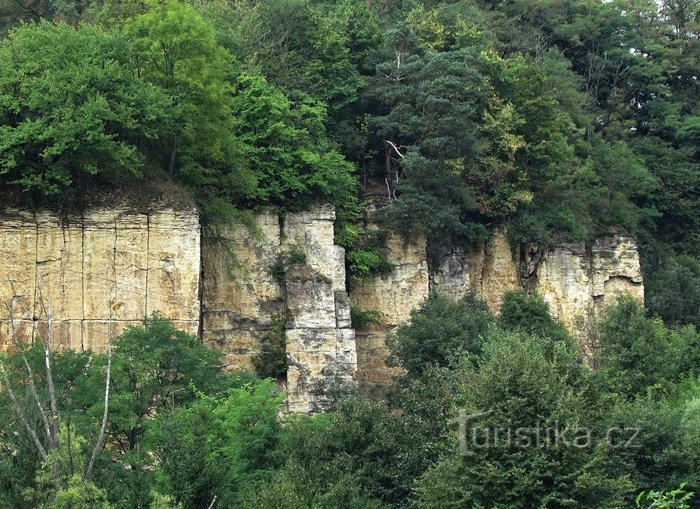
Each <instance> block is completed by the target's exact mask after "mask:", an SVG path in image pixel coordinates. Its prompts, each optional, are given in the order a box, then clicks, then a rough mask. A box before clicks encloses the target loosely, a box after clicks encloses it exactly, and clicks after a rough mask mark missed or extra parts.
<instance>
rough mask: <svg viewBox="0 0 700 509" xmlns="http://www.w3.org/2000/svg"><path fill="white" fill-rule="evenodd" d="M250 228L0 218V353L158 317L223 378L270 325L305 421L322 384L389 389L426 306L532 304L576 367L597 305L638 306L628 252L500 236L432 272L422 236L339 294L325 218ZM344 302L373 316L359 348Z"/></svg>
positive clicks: (294, 408) (77, 340)
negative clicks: (428, 301) (399, 339)
mask: <svg viewBox="0 0 700 509" xmlns="http://www.w3.org/2000/svg"><path fill="white" fill-rule="evenodd" d="M252 217H253V219H254V224H253V225H248V226H243V225H237V226H234V227H231V228H229V229H227V230H224V231H220V232H218V233H217V236H216V237H214V236H212V235H210V236H207V235H205V236H204V238H202V236H201V234H200V224H199V217H198V215H197V212H196V211H195V210H194V209H192V208H186V207H182V206H180V207H174V206H165V205H153V206H151V207H150V208H149V209H148V210H147V211H144V210H142V211H139V210H135V209H133V208H129V207H126V206H121V207H120V206H113V207H110V208H96V209H92V210H90V211H88V212H85V213H83V214H82V215H80V216H76V217H71V218H64V219H61V218H59V217H58V216H57V215H55V214H51V213H48V212H35V213H30V212H27V211H22V210H5V211H3V212H2V213H0V257H1V258H0V259H2V260H3V261H2V262H0V348H3V347H8V346H9V345H10V344H11V343H12V341H14V340H19V341H32V340H35V339H38V338H40V337H41V338H46V337H48V335H49V333H50V335H51V342H52V347H53V348H56V349H64V348H74V349H78V350H80V349H86V348H90V349H94V350H98V351H102V350H104V349H105V347H106V344H107V341H108V338H109V337H110V335H112V337H114V336H116V335H118V334H119V332H120V331H121V330H123V329H124V328H125V327H126V326H129V325H138V324H140V323H141V321H142V319H143V318H144V316H148V315H150V314H152V313H153V312H156V311H157V312H160V313H161V314H162V315H163V316H165V317H168V318H171V319H172V320H173V322H174V324H175V325H176V326H177V327H179V328H181V329H184V330H186V331H187V332H189V333H192V334H200V337H201V339H202V340H203V342H204V343H205V344H207V345H209V346H211V347H212V348H218V349H220V350H221V351H222V354H223V359H224V363H225V365H226V367H227V368H229V369H239V368H246V369H250V368H252V366H253V360H254V359H255V358H256V357H257V356H259V355H261V354H262V353H263V350H264V348H263V346H262V345H263V340H264V338H265V337H266V336H267V335H269V334H270V332H271V331H272V330H276V329H275V327H277V328H279V327H280V326H281V325H280V324H283V325H284V332H285V336H286V346H285V348H286V351H285V353H286V361H287V367H288V369H287V376H286V380H281V381H280V382H282V383H285V384H286V390H287V396H288V397H287V402H286V405H287V410H288V411H291V412H314V411H318V410H323V409H324V408H325V407H326V404H327V403H328V402H329V400H330V396H329V390H328V389H329V387H330V386H331V385H333V384H336V383H341V384H347V383H351V384H352V383H355V382H356V381H357V382H359V384H360V385H361V386H363V387H364V388H365V389H369V390H372V389H373V388H376V387H378V386H381V385H384V384H386V383H388V382H389V381H390V380H391V378H392V376H393V375H394V374H395V373H396V371H395V368H393V369H392V368H389V367H387V366H386V363H385V358H386V356H387V353H388V351H387V347H386V343H385V339H386V335H387V333H390V332H391V331H393V330H394V329H395V328H396V327H397V326H398V325H399V324H401V323H404V322H407V321H408V320H409V319H410V313H411V310H413V309H415V308H417V307H418V306H420V304H421V303H422V302H423V300H424V299H425V298H426V297H427V296H428V295H429V293H430V292H439V293H442V294H444V295H448V296H451V297H454V298H458V297H460V296H463V295H465V294H466V293H467V292H471V293H473V294H475V295H476V296H478V297H481V298H483V299H484V300H485V301H486V302H487V303H488V305H489V307H490V308H491V309H492V310H493V311H494V312H498V309H499V307H500V304H501V300H502V298H503V294H504V293H505V292H506V291H508V290H513V289H518V288H524V289H525V290H526V291H528V292H538V293H539V294H541V295H542V296H543V297H544V299H545V300H546V301H547V302H548V303H549V305H550V308H551V310H552V312H553V313H554V314H555V315H556V316H557V317H559V318H560V319H561V320H562V321H563V323H564V324H565V325H566V326H567V327H568V328H569V329H570V330H571V331H572V332H573V333H574V335H575V337H576V338H577V339H578V340H579V342H580V345H581V350H582V353H583V354H584V355H590V354H591V353H592V352H593V350H594V348H595V337H594V335H593V334H591V330H592V328H591V324H592V320H595V318H596V317H597V316H598V315H599V313H600V311H601V309H602V307H603V306H605V305H606V304H607V303H609V302H610V301H612V300H614V297H615V295H616V294H619V293H620V292H627V293H630V294H632V295H633V296H634V297H636V298H638V299H640V300H641V299H643V295H644V287H643V282H642V276H641V271H640V267H639V256H638V252H637V245H636V243H635V240H634V239H633V238H630V237H626V236H614V237H602V238H599V239H597V240H596V241H595V242H594V244H593V245H592V246H588V247H587V246H585V245H584V244H583V243H572V244H561V245H559V246H556V247H555V248H554V249H551V250H549V251H546V252H544V251H541V250H538V249H537V248H536V247H535V246H511V245H510V243H509V241H508V238H507V236H506V235H505V233H504V232H503V231H501V230H494V231H493V232H492V235H491V237H490V239H489V240H487V241H485V242H479V243H474V244H471V245H467V246H463V248H461V249H458V250H455V251H453V252H452V253H451V254H450V255H449V256H447V257H445V259H444V260H443V261H442V263H441V264H440V265H439V266H438V267H433V268H432V270H431V269H429V267H428V261H427V256H426V242H425V239H424V238H421V237H418V236H416V237H414V238H412V239H410V241H408V242H407V241H404V240H403V239H401V238H400V237H398V236H392V235H389V238H388V241H387V246H386V247H387V249H386V252H387V257H388V261H389V262H391V263H392V264H393V266H394V269H393V271H392V272H391V273H389V274H386V275H384V276H382V277H377V278H375V279H374V280H371V281H368V282H366V283H364V284H362V285H359V286H358V285H356V286H355V287H354V288H353V289H352V291H351V293H350V294H348V292H347V290H346V281H345V256H344V255H345V253H344V251H343V248H341V247H339V246H336V245H335V244H334V235H333V223H334V220H335V212H334V211H333V209H332V208H330V207H318V208H315V209H313V210H309V211H306V212H301V213H295V214H288V215H286V216H284V217H279V216H277V215H275V214H271V213H257V214H255V215H253V216H252ZM351 304H352V306H354V307H356V308H358V309H359V310H362V311H366V312H375V316H377V317H378V318H377V319H376V320H375V321H374V322H373V323H370V324H367V325H364V326H363V327H362V328H361V329H359V330H358V331H357V334H356V333H355V330H354V329H353V328H352V326H351V323H350V322H351V319H350V316H351V313H350V309H351ZM49 323H50V324H51V325H50V326H49Z"/></svg>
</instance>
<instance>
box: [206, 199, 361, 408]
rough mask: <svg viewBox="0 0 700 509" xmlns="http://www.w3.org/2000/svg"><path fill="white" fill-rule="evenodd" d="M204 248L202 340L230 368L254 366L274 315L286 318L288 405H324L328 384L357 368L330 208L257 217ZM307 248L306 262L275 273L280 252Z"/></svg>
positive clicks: (345, 379) (342, 256)
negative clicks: (253, 224)
mask: <svg viewBox="0 0 700 509" xmlns="http://www.w3.org/2000/svg"><path fill="white" fill-rule="evenodd" d="M255 221H256V226H257V228H254V229H251V228H250V227H248V226H244V225H239V226H236V227H233V228H231V229H229V230H228V231H226V232H224V234H223V239H219V240H217V241H213V239H209V240H205V243H204V250H203V260H204V266H203V273H204V286H203V315H202V319H203V332H202V334H203V336H202V337H203V340H204V342H205V343H206V344H208V345H211V346H212V347H215V348H219V349H220V350H222V352H223V354H224V359H225V362H226V364H227V366H228V367H229V368H251V367H252V359H253V357H255V356H256V355H260V354H261V353H262V352H261V339H262V338H263V336H264V335H265V334H267V333H268V332H269V331H270V329H271V327H272V323H273V317H274V316H275V315H277V316H281V317H283V318H284V320H285V328H286V340H287V365H288V368H287V369H288V371H287V380H286V384H287V396H288V397H287V408H288V410H289V411H293V412H311V411H315V410H318V409H322V408H323V406H324V404H325V403H326V402H327V400H328V395H327V388H328V386H329V384H330V383H332V382H335V381H340V382H341V383H346V382H349V381H350V382H351V381H352V380H353V379H354V373H355V370H356V368H357V356H356V351H355V332H354V330H353V329H351V328H350V304H349V299H348V295H347V292H346V289H345V252H344V250H343V248H341V247H339V246H336V245H334V242H333V223H334V221H335V212H334V210H333V209H332V208H330V207H319V208H317V209H314V210H310V211H307V212H301V213H295V214H288V215H287V216H285V217H284V218H280V217H278V216H276V215H273V214H269V213H260V214H257V215H256V216H255ZM293 251H300V252H303V253H304V254H305V257H306V262H305V263H304V264H299V265H295V266H293V267H290V268H289V270H287V271H286V272H285V274H284V277H283V278H282V279H281V280H278V279H276V278H275V277H273V271H272V269H273V267H274V266H275V265H276V264H277V263H278V260H279V259H280V257H282V256H284V255H285V254H287V253H290V252H293Z"/></svg>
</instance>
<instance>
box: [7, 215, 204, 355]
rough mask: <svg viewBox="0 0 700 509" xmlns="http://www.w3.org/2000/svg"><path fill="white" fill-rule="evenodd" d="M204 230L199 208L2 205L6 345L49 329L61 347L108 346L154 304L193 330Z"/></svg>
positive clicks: (151, 310)
mask: <svg viewBox="0 0 700 509" xmlns="http://www.w3.org/2000/svg"><path fill="white" fill-rule="evenodd" d="M199 237H200V235H199V217H198V215H197V213H196V211H195V210H174V209H172V208H165V209H157V210H153V211H147V212H137V211H134V210H131V209H129V208H126V207H123V208H109V209H94V210H91V211H90V212H88V213H85V214H83V215H81V216H79V217H72V218H68V219H65V220H61V219H59V217H58V216H56V215H55V214H52V213H48V212H38V213H28V212H26V211H20V210H6V211H4V212H3V213H2V215H0V257H1V259H2V260H4V261H3V262H2V263H1V264H0V345H5V346H7V345H8V344H10V343H11V342H12V341H14V340H19V341H32V340H35V339H38V338H39V337H42V338H48V337H49V334H50V336H51V342H52V347H53V348H56V349H63V348H73V349H78V350H81V349H84V348H89V349H93V350H97V351H103V350H105V348H106V345H107V342H108V339H109V337H110V335H112V336H113V337H114V336H116V335H118V334H119V332H120V331H122V330H123V329H124V328H125V327H127V326H129V325H138V324H141V323H142V321H143V318H144V317H145V316H148V315H150V314H152V313H154V312H156V311H157V312H160V313H161V314H162V315H163V316H167V317H169V318H172V319H173V321H174V323H175V325H176V326H177V327H178V328H181V329H184V330H186V331H188V332H190V333H192V334H196V333H197V331H198V328H199V313H200V309H199V308H200V305H199V266H200V242H199ZM49 323H51V326H50V327H49ZM13 337H14V339H13Z"/></svg>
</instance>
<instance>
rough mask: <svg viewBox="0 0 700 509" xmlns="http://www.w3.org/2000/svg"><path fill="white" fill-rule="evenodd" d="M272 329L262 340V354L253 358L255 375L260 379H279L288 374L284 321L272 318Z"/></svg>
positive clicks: (280, 318) (276, 316)
mask: <svg viewBox="0 0 700 509" xmlns="http://www.w3.org/2000/svg"><path fill="white" fill-rule="evenodd" d="M270 321H271V328H270V330H269V331H268V332H266V333H265V335H263V337H262V338H261V339H260V348H261V352H260V353H259V354H258V355H256V356H255V357H253V359H252V362H253V367H254V368H255V373H256V374H257V375H258V376H259V377H260V378H278V377H279V376H280V375H283V374H284V373H286V372H287V335H286V333H285V328H284V319H283V318H282V317H281V316H279V315H273V316H272V317H271V320H270Z"/></svg>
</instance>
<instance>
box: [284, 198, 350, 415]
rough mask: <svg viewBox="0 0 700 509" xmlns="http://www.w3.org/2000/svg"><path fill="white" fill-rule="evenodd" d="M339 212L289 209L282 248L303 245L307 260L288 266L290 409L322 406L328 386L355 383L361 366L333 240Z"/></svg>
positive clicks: (340, 256) (341, 260)
mask: <svg viewBox="0 0 700 509" xmlns="http://www.w3.org/2000/svg"><path fill="white" fill-rule="evenodd" d="M334 221H335V211H334V210H333V208H331V207H320V208H317V209H314V210H311V211H309V212H302V213H297V214H289V215H288V216H286V218H285V221H284V226H283V228H282V246H281V249H282V251H283V252H284V251H292V250H298V251H302V252H304V253H305V255H306V264H304V265H297V266H293V267H291V268H290V269H289V270H287V273H286V277H285V293H286V301H287V322H286V328H287V408H288V410H289V411H290V412H313V411H317V410H323V409H324V407H325V406H326V404H327V403H328V402H329V401H330V397H331V395H330V393H329V389H331V388H332V387H333V386H335V385H337V384H341V385H344V384H347V383H353V382H354V378H355V371H356V370H357V353H356V347H355V331H354V330H353V329H352V328H351V324H350V302H349V298H348V295H347V292H346V289H345V250H344V249H343V248H342V247H340V246H336V245H334V243H333V239H334V232H333V223H334Z"/></svg>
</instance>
